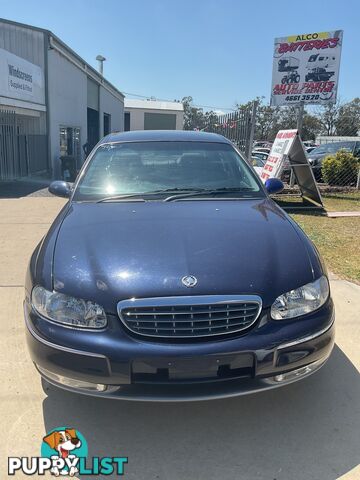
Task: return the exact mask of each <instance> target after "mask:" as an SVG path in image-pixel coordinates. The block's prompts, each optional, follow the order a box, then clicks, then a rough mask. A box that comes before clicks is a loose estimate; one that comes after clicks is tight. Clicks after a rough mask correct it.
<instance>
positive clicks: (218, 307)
mask: <svg viewBox="0 0 360 480" xmlns="http://www.w3.org/2000/svg"><path fill="white" fill-rule="evenodd" d="M260 311H261V298H260V297H258V296H256V295H246V296H245V295H204V296H182V297H157V298H140V299H136V298H135V299H130V300H123V301H121V302H119V303H118V314H119V317H120V319H121V321H122V322H123V324H124V325H125V326H126V327H127V328H128V329H129V330H131V331H132V332H134V333H137V334H140V335H145V336H149V337H176V338H191V337H206V336H210V335H224V334H230V333H234V332H240V331H242V330H246V329H248V328H249V327H250V326H251V325H253V324H254V323H255V321H256V320H257V318H258V316H259V314H260Z"/></svg>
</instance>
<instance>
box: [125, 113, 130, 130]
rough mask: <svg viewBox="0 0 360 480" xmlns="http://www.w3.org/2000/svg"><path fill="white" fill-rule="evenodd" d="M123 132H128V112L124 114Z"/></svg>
mask: <svg viewBox="0 0 360 480" xmlns="http://www.w3.org/2000/svg"><path fill="white" fill-rule="evenodd" d="M124 131H125V132H130V112H125V113H124Z"/></svg>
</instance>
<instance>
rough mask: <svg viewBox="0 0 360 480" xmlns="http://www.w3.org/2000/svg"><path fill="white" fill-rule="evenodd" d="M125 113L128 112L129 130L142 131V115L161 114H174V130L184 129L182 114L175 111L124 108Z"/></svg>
mask: <svg viewBox="0 0 360 480" xmlns="http://www.w3.org/2000/svg"><path fill="white" fill-rule="evenodd" d="M125 110H126V112H130V130H144V114H145V112H149V113H162V114H168V113H170V114H176V130H183V128H184V112H180V111H176V110H155V109H150V108H147V109H140V108H126V109H125Z"/></svg>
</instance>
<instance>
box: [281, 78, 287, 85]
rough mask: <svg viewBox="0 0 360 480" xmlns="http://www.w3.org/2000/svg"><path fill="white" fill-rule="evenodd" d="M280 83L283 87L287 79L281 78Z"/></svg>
mask: <svg viewBox="0 0 360 480" xmlns="http://www.w3.org/2000/svg"><path fill="white" fill-rule="evenodd" d="M281 83H282V84H283V85H284V84H285V83H287V77H283V78H282V79H281Z"/></svg>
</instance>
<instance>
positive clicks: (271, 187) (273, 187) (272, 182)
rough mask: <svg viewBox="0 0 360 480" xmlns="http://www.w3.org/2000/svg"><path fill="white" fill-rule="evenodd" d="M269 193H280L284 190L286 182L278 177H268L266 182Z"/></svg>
mask: <svg viewBox="0 0 360 480" xmlns="http://www.w3.org/2000/svg"><path fill="white" fill-rule="evenodd" d="M265 188H266V190H267V192H268V193H280V192H282V191H283V190H284V184H283V182H282V181H281V180H279V179H278V178H268V179H267V180H266V182H265Z"/></svg>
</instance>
